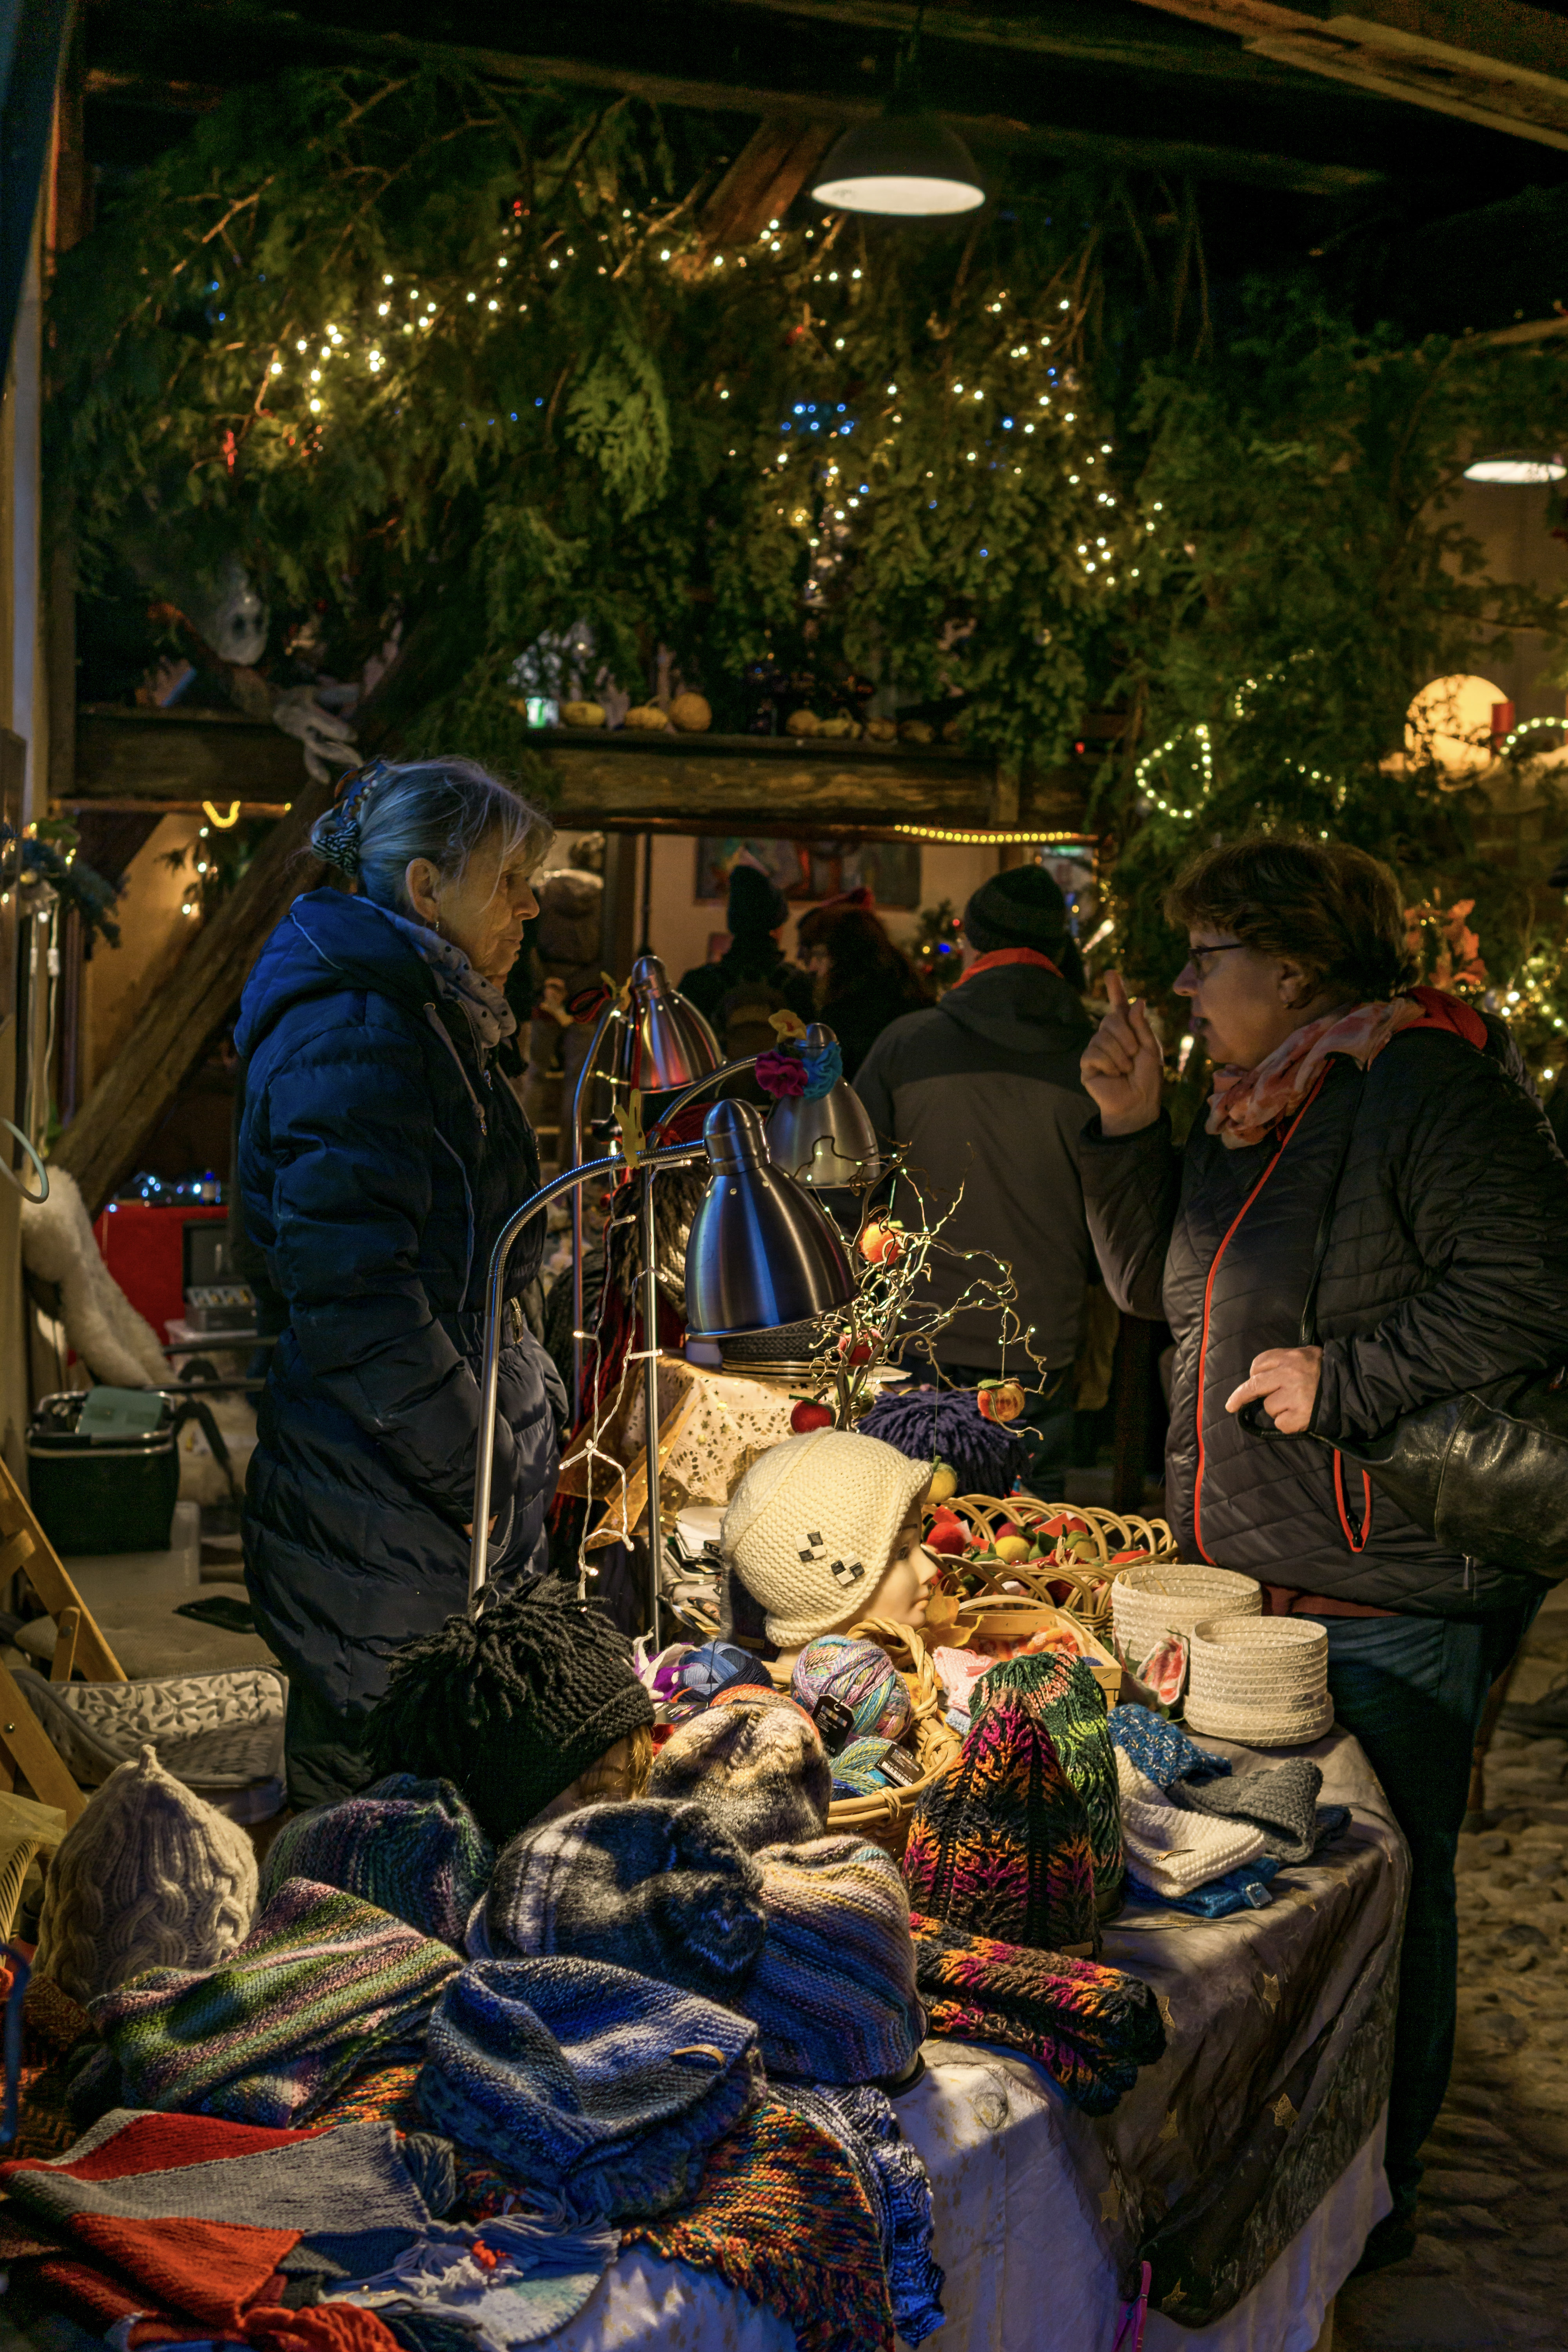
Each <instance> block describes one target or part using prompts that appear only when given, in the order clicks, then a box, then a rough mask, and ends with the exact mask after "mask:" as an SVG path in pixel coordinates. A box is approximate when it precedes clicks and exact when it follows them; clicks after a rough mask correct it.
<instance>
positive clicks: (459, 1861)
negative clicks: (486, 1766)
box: [259, 1772, 495, 1951]
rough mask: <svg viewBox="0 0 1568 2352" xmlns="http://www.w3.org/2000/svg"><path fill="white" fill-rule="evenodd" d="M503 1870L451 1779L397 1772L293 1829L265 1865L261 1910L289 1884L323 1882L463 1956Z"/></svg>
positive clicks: (321, 1808)
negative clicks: (472, 1915)
mask: <svg viewBox="0 0 1568 2352" xmlns="http://www.w3.org/2000/svg"><path fill="white" fill-rule="evenodd" d="M494 1868H495V1851H494V1849H493V1847H492V1846H491V1844H490V1842H489V1838H488V1837H486V1835H485V1833H484V1832H483V1830H481V1829H480V1827H479V1823H478V1822H477V1821H475V1819H474V1817H473V1815H472V1813H471V1812H469V1811H468V1807H467V1805H465V1804H464V1802H463V1801H462V1799H461V1797H460V1796H459V1795H458V1791H457V1790H456V1789H455V1788H454V1787H453V1786H452V1783H451V1782H450V1780H416V1779H415V1778H414V1776H413V1774H412V1773H409V1772H392V1773H389V1774H388V1775H387V1777H386V1779H385V1780H377V1781H375V1782H374V1783H373V1785H372V1786H371V1787H370V1788H368V1789H365V1790H362V1791H361V1793H360V1794H359V1795H358V1796H357V1797H345V1798H344V1799H343V1800H342V1802H341V1803H339V1804H335V1805H315V1806H313V1807H312V1808H311V1810H310V1811H309V1812H308V1813H300V1814H299V1815H298V1816H297V1817H296V1818H295V1819H294V1820H293V1821H291V1822H285V1823H284V1825H283V1827H282V1828H281V1829H280V1830H279V1832H278V1834H277V1836H276V1837H275V1838H274V1839H273V1841H272V1843H271V1845H270V1846H269V1847H268V1852H267V1859H266V1861H265V1862H264V1863H263V1864H262V1866H261V1904H260V1906H259V1907H261V1908H265V1907H266V1906H267V1905H268V1903H269V1902H270V1901H271V1900H272V1897H273V1896H274V1895H276V1894H277V1892H278V1889H279V1887H280V1886H281V1885H283V1883H284V1881H285V1880H286V1879H289V1878H309V1879H313V1880H314V1881H315V1883H316V1884H317V1885H320V1886H338V1887H341V1888H342V1891H343V1893H344V1894H345V1895H360V1896H362V1897H363V1900H364V1901H365V1902H366V1903H374V1905H375V1906H376V1908H377V1909H378V1910H380V1911H390V1912H391V1913H392V1915H393V1916H394V1918H395V1919H405V1920H406V1921H407V1923H408V1925H409V1926H410V1927H417V1928H418V1930H419V1932H420V1934H421V1935H422V1936H437V1937H439V1938H440V1940H441V1941H442V1943H444V1944H455V1945H456V1946H457V1948H458V1951H461V1950H462V1948H463V1930H464V1928H465V1927H467V1925H468V1914H469V1912H470V1911H471V1910H472V1909H473V1907H474V1905H475V1904H476V1903H477V1902H478V1901H479V1896H480V1895H482V1894H483V1893H484V1891H485V1888H486V1886H487V1885H489V1876H490V1873H491V1871H492V1870H493V1869H494Z"/></svg>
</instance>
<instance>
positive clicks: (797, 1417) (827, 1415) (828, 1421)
mask: <svg viewBox="0 0 1568 2352" xmlns="http://www.w3.org/2000/svg"><path fill="white" fill-rule="evenodd" d="M789 1425H790V1427H791V1428H792V1429H793V1430H794V1432H795V1435H796V1436H797V1437H805V1436H808V1435H809V1434H810V1433H811V1431H812V1430H814V1429H831V1428H832V1426H833V1415H832V1413H831V1412H830V1411H829V1410H828V1408H827V1406H826V1405H825V1404H818V1403H817V1402H816V1399H815V1398H813V1397H800V1398H797V1400H796V1402H795V1404H794V1406H793V1407H792V1408H791V1411H790V1417H789Z"/></svg>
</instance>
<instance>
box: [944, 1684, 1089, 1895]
mask: <svg viewBox="0 0 1568 2352" xmlns="http://www.w3.org/2000/svg"><path fill="white" fill-rule="evenodd" d="M1007 1692H1011V1693H1013V1695H1014V1696H1016V1698H1017V1700H1018V1703H1019V1705H1020V1706H1022V1707H1023V1709H1024V1711H1025V1713H1026V1714H1027V1715H1031V1716H1033V1717H1035V1719H1036V1721H1037V1722H1038V1723H1041V1724H1043V1725H1044V1727H1045V1728H1046V1729H1047V1731H1048V1732H1049V1734H1050V1736H1051V1744H1052V1746H1053V1747H1054V1748H1055V1749H1056V1751H1057V1754H1058V1757H1059V1758H1060V1759H1061V1764H1062V1769H1063V1770H1064V1771H1065V1772H1066V1774H1067V1776H1068V1780H1070V1781H1071V1782H1072V1784H1073V1787H1074V1788H1075V1789H1076V1790H1078V1793H1079V1796H1080V1797H1081V1798H1082V1799H1083V1808H1084V1811H1085V1812H1086V1813H1087V1814H1088V1816H1089V1853H1090V1854H1091V1856H1092V1857H1093V1862H1094V1900H1095V1907H1096V1909H1097V1910H1098V1912H1099V1914H1100V1917H1101V1918H1102V1919H1110V1918H1111V1917H1113V1916H1114V1915H1115V1914H1116V1913H1117V1912H1118V1911H1120V1909H1121V1896H1122V1889H1123V1886H1124V1885H1125V1882H1126V1877H1127V1857H1126V1855H1125V1853H1123V1852H1122V1846H1121V1794H1120V1791H1119V1790H1118V1787H1117V1780H1116V1750H1115V1748H1113V1747H1112V1746H1111V1744H1110V1732H1109V1730H1108V1729H1107V1727H1106V1715H1105V1694H1104V1692H1103V1691H1102V1690H1101V1689H1100V1685H1099V1684H1098V1683H1097V1682H1096V1681H1095V1679H1094V1676H1093V1675H1092V1673H1091V1672H1090V1671H1089V1665H1088V1664H1087V1662H1086V1661H1085V1660H1084V1659H1082V1658H1074V1657H1064V1656H1062V1655H1060V1654H1058V1653H1053V1652H1050V1651H1045V1652H1041V1653H1040V1654H1037V1655H1036V1656H1034V1657H1032V1658H1007V1659H1005V1660H1003V1661H1002V1663H1001V1664H998V1665H994V1666H993V1667H992V1669H991V1671H990V1673H989V1674H987V1675H983V1676H982V1678H981V1680H980V1681H979V1682H978V1683H977V1684H976V1685H975V1686H974V1691H973V1696H972V1697H971V1699H970V1707H971V1710H972V1712H971V1717H970V1721H971V1724H972V1725H973V1724H974V1723H977V1722H978V1721H979V1720H980V1717H982V1716H983V1715H984V1712H985V1709H986V1708H987V1707H988V1706H995V1705H996V1703H997V1701H998V1699H1000V1698H1001V1697H1002V1696H1004V1694H1005V1693H1007Z"/></svg>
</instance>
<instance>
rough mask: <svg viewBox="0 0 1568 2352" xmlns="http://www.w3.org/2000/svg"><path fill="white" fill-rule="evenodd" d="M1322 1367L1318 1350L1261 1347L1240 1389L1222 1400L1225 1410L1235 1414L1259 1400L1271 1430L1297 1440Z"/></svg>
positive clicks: (1315, 1397)
mask: <svg viewBox="0 0 1568 2352" xmlns="http://www.w3.org/2000/svg"><path fill="white" fill-rule="evenodd" d="M1322 1368H1323V1351H1322V1349H1321V1348H1265V1349H1264V1350H1263V1353H1262V1354H1261V1355H1260V1356H1254V1358H1253V1359H1252V1370H1251V1371H1250V1372H1249V1373H1248V1374H1247V1379H1246V1380H1244V1381H1243V1382H1242V1383H1241V1386H1240V1387H1239V1388H1238V1389H1232V1391H1231V1392H1230V1394H1229V1396H1227V1397H1226V1401H1225V1409H1226V1412H1240V1411H1241V1408H1242V1406H1243V1405H1244V1404H1250V1403H1251V1402H1252V1400H1253V1398H1254V1397H1260V1398H1261V1399H1262V1402H1263V1410H1264V1412H1266V1413H1267V1414H1268V1418H1269V1420H1270V1421H1271V1422H1272V1423H1274V1426H1275V1428H1276V1429H1278V1430H1280V1431H1282V1432H1283V1433H1284V1434H1285V1435H1286V1436H1287V1437H1298V1436H1300V1433H1301V1431H1302V1430H1304V1429H1305V1428H1306V1427H1307V1426H1308V1424H1309V1423H1310V1421H1311V1418H1312V1407H1313V1406H1314V1405H1315V1404H1316V1402H1317V1401H1318V1381H1319V1378H1320V1375H1321V1371H1322Z"/></svg>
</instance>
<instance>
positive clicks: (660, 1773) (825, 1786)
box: [647, 1692, 833, 1853]
mask: <svg viewBox="0 0 1568 2352" xmlns="http://www.w3.org/2000/svg"><path fill="white" fill-rule="evenodd" d="M779 1697H780V1699H781V1700H783V1704H782V1705H781V1704H776V1703H774V1702H773V1700H772V1699H769V1698H766V1697H759V1698H751V1697H743V1696H735V1697H733V1698H731V1699H728V1700H727V1701H726V1702H725V1703H724V1704H723V1705H715V1706H711V1707H710V1709H709V1710H708V1712H707V1713H706V1714H704V1715H699V1716H695V1717H693V1718H692V1720H691V1721H690V1722H689V1723H683V1724H681V1725H680V1726H679V1728H678V1729H676V1730H675V1731H673V1732H672V1733H671V1734H670V1736H669V1738H668V1739H667V1740H666V1741H665V1743H664V1746H663V1747H662V1748H660V1749H659V1751H658V1755H657V1756H656V1757H655V1758H654V1759H653V1770H652V1772H651V1773H650V1775H649V1776H648V1784H647V1792H648V1795H649V1796H650V1797H668V1798H670V1799H674V1800H689V1799H695V1800H696V1801H697V1802H698V1803H699V1804H700V1805H703V1806H705V1807H706V1808H707V1810H708V1811H709V1812H710V1813H711V1814H712V1816H713V1818H714V1820H715V1821H716V1822H721V1823H722V1825H723V1827H724V1828H725V1830H727V1831H728V1832H729V1834H730V1835H731V1837H732V1838H733V1839H734V1840H735V1843H736V1844H737V1845H741V1846H743V1847H744V1848H745V1850H746V1852H747V1853H756V1852H757V1850H758V1849H759V1847H762V1846H765V1845H798V1844H800V1843H802V1841H803V1840H805V1839H806V1838H819V1837H820V1836H821V1835H822V1833H823V1832H824V1830H826V1827H827V1808H828V1805H829V1803H830V1802H831V1801H832V1796H833V1768H832V1766H831V1765H830V1764H829V1762H828V1760H827V1756H826V1751H825V1749H824V1748H823V1745H822V1742H821V1740H820V1739H819V1738H817V1735H816V1725H815V1724H813V1723H811V1722H810V1721H809V1720H808V1719H807V1717H805V1715H804V1714H803V1713H802V1712H801V1710H800V1708H799V1707H798V1706H795V1705H794V1703H793V1702H792V1701H789V1700H787V1699H784V1695H783V1693H782V1692H781V1693H780V1694H779Z"/></svg>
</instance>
